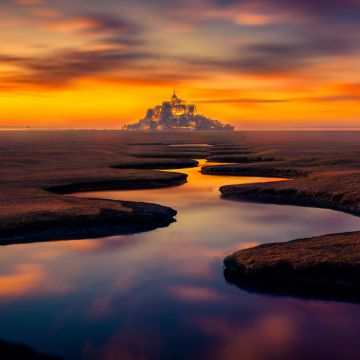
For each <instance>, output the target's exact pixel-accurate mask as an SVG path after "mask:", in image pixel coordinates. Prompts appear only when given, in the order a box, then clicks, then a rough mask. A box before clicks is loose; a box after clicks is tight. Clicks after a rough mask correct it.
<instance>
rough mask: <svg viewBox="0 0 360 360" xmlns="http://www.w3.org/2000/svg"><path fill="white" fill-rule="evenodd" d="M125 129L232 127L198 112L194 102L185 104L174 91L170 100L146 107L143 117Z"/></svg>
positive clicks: (229, 128)
mask: <svg viewBox="0 0 360 360" xmlns="http://www.w3.org/2000/svg"><path fill="white" fill-rule="evenodd" d="M125 129H126V130H226V131H234V127H233V126H232V125H229V124H223V123H221V122H220V121H219V120H213V119H210V118H208V117H206V116H204V115H202V114H199V113H198V111H197V107H196V105H195V104H187V102H186V101H185V100H182V99H180V98H179V97H177V95H176V92H175V91H174V93H173V95H172V97H171V100H170V101H164V102H163V103H162V105H157V106H155V107H154V108H151V109H148V110H147V112H146V115H145V117H144V118H143V119H141V120H139V121H138V122H136V123H134V124H130V125H125Z"/></svg>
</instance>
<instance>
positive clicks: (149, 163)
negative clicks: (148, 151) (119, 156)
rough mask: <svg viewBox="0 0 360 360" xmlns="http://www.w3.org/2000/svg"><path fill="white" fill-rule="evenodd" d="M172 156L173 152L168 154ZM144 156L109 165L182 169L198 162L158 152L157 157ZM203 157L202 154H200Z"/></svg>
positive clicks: (119, 167) (120, 167) (128, 167)
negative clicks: (174, 157) (167, 156)
mask: <svg viewBox="0 0 360 360" xmlns="http://www.w3.org/2000/svg"><path fill="white" fill-rule="evenodd" d="M170 156H173V154H170ZM152 157H153V156H151V157H150V158H148V159H147V158H146V156H144V159H141V160H134V159H132V160H131V161H129V162H126V161H123V162H122V163H120V164H114V165H111V167H112V168H114V169H183V168H191V167H196V166H198V165H199V163H198V162H197V161H196V160H193V159H182V158H179V159H173V158H169V159H167V158H166V156H165V154H162V155H161V154H159V158H152ZM200 157H203V156H200Z"/></svg>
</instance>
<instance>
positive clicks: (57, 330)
mask: <svg viewBox="0 0 360 360" xmlns="http://www.w3.org/2000/svg"><path fill="white" fill-rule="evenodd" d="M204 162H205V161H204V160H200V165H203V164H204ZM199 170H200V168H192V169H181V170H176V171H180V172H185V173H187V174H188V183H186V184H184V185H182V186H178V187H172V188H163V189H154V190H132V191H102V192H91V193H82V194H77V195H76V196H86V197H98V198H109V199H121V200H133V201H147V202H155V203H159V204H162V205H167V206H170V207H172V208H174V209H176V210H177V211H178V215H177V217H176V219H177V221H176V222H175V223H173V224H171V225H170V226H168V227H167V228H161V229H157V230H154V231H151V232H145V233H139V234H134V235H126V236H113V237H108V238H101V239H92V240H78V241H71V240H70V241H59V242H47V243H36V244H26V245H13V246H7V247H3V248H1V249H0V319H1V321H0V338H1V339H4V340H7V341H10V342H13V343H23V344H26V345H28V346H31V347H33V348H34V349H36V350H37V351H39V352H43V353H48V354H52V355H57V356H60V357H64V358H66V359H104V360H113V359H121V360H140V359H144V360H145V359H151V360H152V359H160V360H161V359H210V360H212V359H214V360H215V359H216V360H220V359H221V360H230V359H231V360H232V359H245V360H248V359H251V360H253V359H255V360H257V359H259V360H260V359H280V358H289V359H304V358H307V359H335V358H337V359H339V358H342V359H352V358H360V348H359V346H358V341H357V337H358V334H359V332H360V306H358V305H356V304H350V303H340V302H331V301H319V300H309V299H307V300H305V299H297V298H291V297H285V296H283V297H276V296H270V295H267V294H258V293H249V292H246V291H244V290H241V289H239V288H237V287H235V286H233V285H230V284H228V283H226V281H225V280H224V277H223V271H222V270H223V269H222V259H223V258H224V256H226V255H228V254H230V253H231V252H233V251H235V250H238V249H240V248H244V247H249V246H253V245H256V244H259V243H265V242H274V241H287V240H291V239H295V238H303V237H309V236H314V235H321V234H325V233H332V232H343V231H352V230H358V229H360V218H357V217H354V216H351V215H348V214H344V213H339V212H335V211H332V210H326V209H315V208H304V207H296V206H280V205H270V204H257V203H247V202H234V201H226V200H221V199H219V191H218V189H219V187H220V186H222V185H226V184H239V183H254V182H259V181H274V180H276V179H268V178H253V177H230V176H229V177H228V176H226V177H223V176H213V175H202V174H201V173H200V172H199ZM169 171H170V170H169Z"/></svg>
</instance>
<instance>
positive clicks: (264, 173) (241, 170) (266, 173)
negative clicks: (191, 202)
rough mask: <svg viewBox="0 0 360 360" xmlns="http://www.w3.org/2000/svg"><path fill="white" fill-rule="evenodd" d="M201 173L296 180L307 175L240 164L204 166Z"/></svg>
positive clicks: (298, 171) (293, 171) (287, 170)
mask: <svg viewBox="0 0 360 360" xmlns="http://www.w3.org/2000/svg"><path fill="white" fill-rule="evenodd" d="M201 172H202V173H203V174H206V175H229V176H255V177H279V178H292V179H294V178H298V177H304V176H307V175H308V172H307V171H304V170H296V169H291V168H275V167H264V166H263V167H254V166H244V165H240V164H231V165H215V166H211V165H209V166H204V167H203V168H202V169H201Z"/></svg>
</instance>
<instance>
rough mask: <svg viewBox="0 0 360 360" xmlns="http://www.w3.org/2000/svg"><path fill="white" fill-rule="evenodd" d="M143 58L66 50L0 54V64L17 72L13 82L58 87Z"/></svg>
mask: <svg viewBox="0 0 360 360" xmlns="http://www.w3.org/2000/svg"><path fill="white" fill-rule="evenodd" d="M146 56H147V54H145V53H139V52H131V51H111V50H110V51H109V50H100V51H81V50H75V49H70V50H62V51H56V52H54V53H51V54H49V55H46V56H43V57H32V58H31V57H28V58H18V57H12V56H7V55H0V63H1V62H3V63H4V62H5V63H11V64H12V65H15V66H17V67H18V68H19V69H20V72H19V74H17V75H14V78H13V81H14V82H16V83H19V84H21V83H23V84H26V83H27V84H34V85H42V84H46V85H49V86H59V85H64V84H68V83H70V82H72V81H74V80H76V79H79V78H82V77H86V76H91V75H94V74H99V73H106V72H108V71H111V70H116V69H120V68H121V67H123V66H126V65H127V66H129V65H130V64H134V62H136V61H137V60H139V59H142V58H144V57H146Z"/></svg>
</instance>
